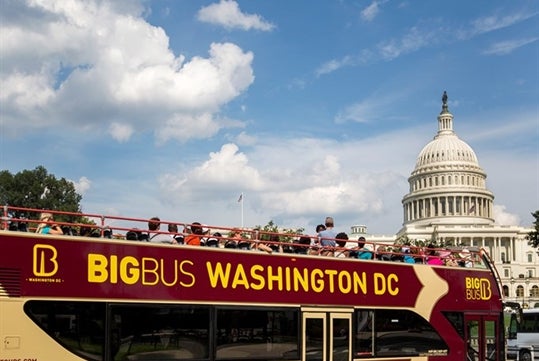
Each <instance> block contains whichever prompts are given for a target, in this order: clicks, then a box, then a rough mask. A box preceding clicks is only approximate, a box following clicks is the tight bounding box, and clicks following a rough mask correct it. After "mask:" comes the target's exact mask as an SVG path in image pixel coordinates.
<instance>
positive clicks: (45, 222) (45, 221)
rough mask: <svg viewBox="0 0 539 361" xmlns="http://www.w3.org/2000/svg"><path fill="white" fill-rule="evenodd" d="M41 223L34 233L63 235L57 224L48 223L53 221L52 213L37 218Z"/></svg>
mask: <svg viewBox="0 0 539 361" xmlns="http://www.w3.org/2000/svg"><path fill="white" fill-rule="evenodd" d="M39 220H40V221H41V223H40V224H39V225H38V226H37V229H36V233H41V234H64V232H63V231H62V228H60V227H59V226H58V225H57V224H54V223H50V222H53V221H54V217H53V216H52V213H41V216H40V217H39Z"/></svg>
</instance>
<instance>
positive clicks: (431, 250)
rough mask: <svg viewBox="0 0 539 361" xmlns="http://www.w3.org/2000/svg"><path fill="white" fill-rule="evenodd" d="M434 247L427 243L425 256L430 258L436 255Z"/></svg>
mask: <svg viewBox="0 0 539 361" xmlns="http://www.w3.org/2000/svg"><path fill="white" fill-rule="evenodd" d="M434 248H435V246H434V245H433V244H432V243H429V244H428V245H427V254H428V255H431V256H435V255H436V254H437V252H436V250H435V249H434Z"/></svg>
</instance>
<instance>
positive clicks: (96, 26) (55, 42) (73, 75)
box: [0, 1, 254, 142]
mask: <svg viewBox="0 0 539 361" xmlns="http://www.w3.org/2000/svg"><path fill="white" fill-rule="evenodd" d="M6 6H7V5H6ZM126 6H127V7H128V9H127V10H126V9H124V8H122V10H121V11H120V10H119V9H120V6H117V7H115V5H114V4H111V3H109V2H97V1H87V2H73V3H68V2H63V1H56V2H51V3H33V4H32V5H31V6H30V5H27V7H26V8H25V7H24V6H22V10H21V9H20V11H23V12H24V11H25V13H24V16H26V17H28V19H27V21H22V22H13V23H9V22H7V23H2V25H1V28H0V51H1V53H2V67H1V68H0V81H1V82H2V92H1V93H0V108H1V109H2V117H0V123H1V124H4V123H6V124H7V123H9V124H10V131H12V132H14V133H16V129H17V128H18V127H20V128H21V129H23V128H24V129H25V132H28V131H31V130H32V129H34V130H35V129H36V128H45V127H48V126H50V125H53V124H54V125H59V124H62V125H64V126H71V127H73V128H78V129H82V130H84V129H87V128H90V127H92V126H93V127H100V128H102V129H103V131H108V132H109V133H110V134H111V135H112V136H113V139H115V140H117V141H120V142H123V141H127V140H128V139H129V138H130V137H131V136H132V134H133V133H135V132H138V131H145V130H148V129H154V128H155V129H159V128H161V127H163V128H166V129H167V130H170V133H169V136H168V137H161V139H159V140H160V141H162V140H163V139H171V138H175V137H176V138H178V139H180V140H185V139H186V134H187V135H194V136H195V138H201V137H204V136H211V135H213V134H215V132H216V131H218V130H219V129H221V128H223V127H227V126H229V125H230V124H229V123H227V122H220V121H219V118H218V117H217V116H216V115H217V114H218V113H219V112H220V109H221V107H222V106H223V105H225V104H227V103H228V102H230V101H231V100H233V99H235V98H236V97H238V96H239V95H240V94H241V93H243V92H244V91H246V89H247V88H248V87H249V86H250V85H251V84H252V83H253V81H254V75H253V68H252V61H253V54H252V53H251V52H244V51H243V50H242V49H241V48H240V47H238V46H237V45H235V44H232V43H213V44H211V45H210V47H209V54H208V56H207V57H203V56H194V57H192V58H191V59H186V58H185V56H183V55H178V56H176V55H174V54H173V52H172V51H171V49H170V48H169V39H168V36H167V35H166V34H165V32H164V30H163V29H162V28H159V27H155V26H152V25H151V24H149V23H148V22H146V20H145V19H144V18H143V14H142V11H143V9H142V8H138V7H136V6H134V7H130V6H129V5H126ZM178 119H183V120H189V119H192V120H200V119H205V120H206V123H205V125H206V131H205V132H200V124H197V122H195V121H178ZM120 124H121V126H120ZM177 126H182V129H181V130H179V129H177V128H175V127H177ZM156 134H157V135H158V136H161V135H162V134H161V133H159V132H157V133H156Z"/></svg>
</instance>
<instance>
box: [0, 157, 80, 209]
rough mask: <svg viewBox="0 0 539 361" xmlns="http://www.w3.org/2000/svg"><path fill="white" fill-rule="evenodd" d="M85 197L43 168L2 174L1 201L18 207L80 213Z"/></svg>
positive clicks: (69, 182) (0, 176)
mask: <svg viewBox="0 0 539 361" xmlns="http://www.w3.org/2000/svg"><path fill="white" fill-rule="evenodd" d="M81 199H82V196H81V195H80V194H78V193H77V191H76V190H75V185H74V184H73V183H72V182H71V181H68V180H66V179H65V178H61V179H57V178H56V177H55V176H54V175H52V174H49V173H48V171H47V170H46V169H45V167H43V166H38V167H36V168H35V169H34V170H23V171H21V172H19V173H17V174H11V173H10V172H9V171H7V170H3V171H0V202H1V203H2V205H10V206H15V207H24V208H35V209H50V210H56V211H66V212H80V211H81V207H80V201H81Z"/></svg>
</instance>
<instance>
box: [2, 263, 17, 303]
mask: <svg viewBox="0 0 539 361" xmlns="http://www.w3.org/2000/svg"><path fill="white" fill-rule="evenodd" d="M5 297H21V270H20V269H15V268H0V298H5Z"/></svg>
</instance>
